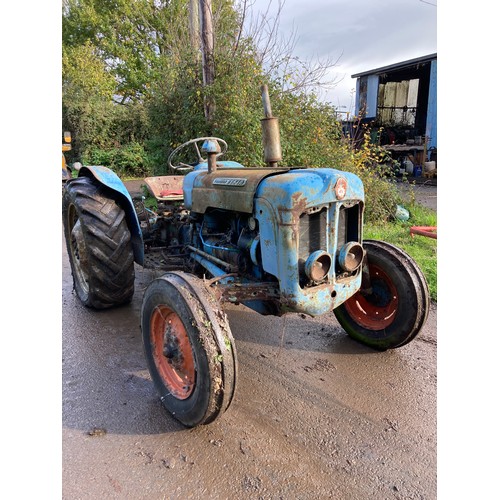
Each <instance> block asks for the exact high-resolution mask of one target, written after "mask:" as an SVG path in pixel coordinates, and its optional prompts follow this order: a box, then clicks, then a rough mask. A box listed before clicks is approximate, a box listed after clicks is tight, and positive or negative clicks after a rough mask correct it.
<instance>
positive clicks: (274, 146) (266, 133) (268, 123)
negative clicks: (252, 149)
mask: <svg viewBox="0 0 500 500" xmlns="http://www.w3.org/2000/svg"><path fill="white" fill-rule="evenodd" d="M260 90H261V93H262V104H263V106H264V118H263V119H262V120H261V121H260V123H261V125H262V145H263V146H264V161H265V162H266V163H267V164H268V165H269V166H270V167H277V166H278V162H279V161H281V160H282V156H281V141H280V129H279V124H278V118H274V117H273V112H272V110H271V101H270V100H269V91H268V88H267V85H262V86H261V87H260Z"/></svg>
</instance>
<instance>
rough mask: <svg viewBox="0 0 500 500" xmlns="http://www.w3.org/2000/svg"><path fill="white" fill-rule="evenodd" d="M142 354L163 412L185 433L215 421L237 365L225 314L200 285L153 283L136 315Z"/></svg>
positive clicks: (176, 280) (195, 281)
mask: <svg viewBox="0 0 500 500" xmlns="http://www.w3.org/2000/svg"><path fill="white" fill-rule="evenodd" d="M141 329H142V338H143V345H144V353H145V356H146V361H147V364H148V368H149V372H150V374H151V378H152V379H153V382H154V385H155V387H156V389H157V391H158V393H159V395H160V400H161V402H162V404H163V406H164V407H165V408H166V409H167V410H168V411H169V412H170V413H171V414H172V416H174V417H175V418H176V419H177V420H179V421H180V422H181V423H183V424H184V425H186V426H187V427H195V426H197V425H201V424H208V423H210V422H213V421H214V420H215V419H217V418H218V417H220V416H221V415H222V414H223V413H224V412H225V411H226V410H227V408H228V407H229V405H230V404H231V401H232V399H233V396H234V392H235V386H236V374H237V360H236V350H235V346H234V340H233V337H232V334H231V330H230V328H229V324H228V322H227V317H226V315H225V313H224V312H223V311H222V309H221V308H220V305H219V303H218V301H217V300H216V299H215V297H214V296H213V295H212V294H211V293H210V292H209V291H208V290H207V289H206V287H205V286H204V284H203V281H202V280H201V279H199V278H197V277H195V276H193V275H190V274H187V273H183V272H171V273H167V274H164V275H163V276H161V277H160V278H157V279H155V280H154V281H153V282H152V283H151V284H150V285H149V286H148V288H147V289H146V292H145V294H144V298H143V303H142V310H141Z"/></svg>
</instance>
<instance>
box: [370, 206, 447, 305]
mask: <svg viewBox="0 0 500 500" xmlns="http://www.w3.org/2000/svg"><path fill="white" fill-rule="evenodd" d="M405 208H406V209H407V210H408V211H409V212H410V218H409V220H408V221H406V222H402V221H398V220H395V221H393V222H390V223H385V224H365V227H364V231H363V232H364V236H363V237H364V239H374V240H382V241H386V242H387V243H392V244H393V245H396V246H398V247H399V248H401V249H402V250H404V251H405V252H406V253H408V254H409V255H410V256H411V257H412V258H413V259H414V260H415V261H416V262H417V264H418V265H419V267H420V269H422V272H423V273H424V275H425V277H426V279H427V283H428V284H429V291H430V295H431V298H432V300H434V301H437V240H435V239H433V238H427V237H425V236H419V235H415V236H414V237H413V238H412V237H411V235H410V227H411V226H436V227H437V214H436V212H435V211H434V210H431V209H428V208H425V207H423V206H421V205H418V204H416V203H412V204H411V205H405Z"/></svg>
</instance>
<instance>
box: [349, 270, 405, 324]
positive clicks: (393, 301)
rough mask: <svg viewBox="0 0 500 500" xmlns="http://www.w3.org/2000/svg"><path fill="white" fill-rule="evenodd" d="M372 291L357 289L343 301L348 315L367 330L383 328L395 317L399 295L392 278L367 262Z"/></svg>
mask: <svg viewBox="0 0 500 500" xmlns="http://www.w3.org/2000/svg"><path fill="white" fill-rule="evenodd" d="M368 267H369V271H370V280H371V287H372V293H370V294H364V293H363V292H361V291H359V292H357V293H356V294H355V295H353V296H352V297H351V298H350V299H348V300H346V301H345V302H344V307H345V309H346V310H347V313H348V314H349V316H350V317H351V318H352V319H353V320H354V321H355V322H356V323H357V324H358V325H360V326H361V327H363V328H366V329H367V330H383V329H385V328H388V327H389V326H390V325H392V323H393V322H394V320H395V319H396V312H397V309H398V303H399V296H398V291H397V289H396V286H395V285H394V282H393V281H392V279H391V278H390V277H389V276H388V275H387V273H385V272H384V271H383V270H382V269H381V268H380V267H379V266H377V265H375V264H369V266H368Z"/></svg>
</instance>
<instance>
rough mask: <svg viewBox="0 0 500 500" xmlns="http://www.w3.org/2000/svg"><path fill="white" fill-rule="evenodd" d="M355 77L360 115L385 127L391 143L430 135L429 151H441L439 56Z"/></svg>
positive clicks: (435, 55)
mask: <svg viewBox="0 0 500 500" xmlns="http://www.w3.org/2000/svg"><path fill="white" fill-rule="evenodd" d="M352 78H356V79H357V81H356V110H355V113H356V115H357V116H358V117H362V118H363V122H372V123H373V124H375V125H377V126H381V127H383V128H384V130H385V131H386V135H385V141H386V142H387V143H395V144H398V143H401V144H404V143H405V142H406V141H408V140H410V141H411V140H414V139H415V138H419V137H422V138H423V137H425V136H426V137H427V151H429V150H430V149H436V148H437V54H430V55H427V56H423V57H418V58H416V59H410V60H408V61H404V62H400V63H397V64H391V65H389V66H384V67H381V68H376V69H373V70H370V71H364V72H363V73H357V74H355V75H352ZM388 134H390V135H388Z"/></svg>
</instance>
